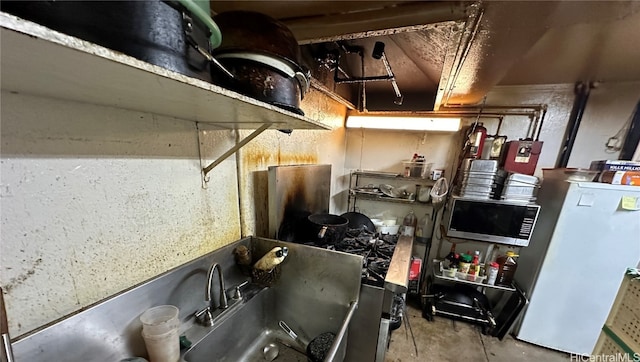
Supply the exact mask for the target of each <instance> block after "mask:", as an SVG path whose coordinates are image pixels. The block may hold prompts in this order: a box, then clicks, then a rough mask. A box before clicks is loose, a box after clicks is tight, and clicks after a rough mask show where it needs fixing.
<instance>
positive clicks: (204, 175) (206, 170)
mask: <svg viewBox="0 0 640 362" xmlns="http://www.w3.org/2000/svg"><path fill="white" fill-rule="evenodd" d="M272 124H273V123H265V124H263V125H262V126H260V128H258V129H256V130H255V131H253V132H252V133H251V134H250V135H248V136H247V137H245V138H243V139H242V140H241V141H240V142H238V143H237V144H236V145H234V146H233V147H231V148H230V149H229V150H228V151H227V152H225V153H223V154H222V155H221V156H220V157H218V158H217V159H216V160H215V161H213V162H211V163H210V164H209V166H207V167H203V168H202V179H203V181H204V183H205V184H206V183H207V182H209V178H208V177H207V174H208V173H209V171H211V170H213V169H214V167H216V166H218V165H219V164H220V163H221V162H222V161H224V160H226V159H227V158H228V157H229V156H231V155H232V154H234V153H235V152H236V151H238V150H239V149H241V148H242V147H243V146H244V145H246V144H247V143H249V142H250V141H251V140H252V139H254V138H256V137H258V136H259V135H260V134H261V133H262V132H264V131H265V130H266V129H268V128H269V127H271V125H272ZM201 157H202V156H201ZM201 159H202V158H201Z"/></svg>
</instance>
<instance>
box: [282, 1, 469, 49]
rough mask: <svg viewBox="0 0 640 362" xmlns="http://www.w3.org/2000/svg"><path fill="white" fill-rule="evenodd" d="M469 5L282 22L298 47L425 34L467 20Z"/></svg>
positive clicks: (414, 6) (415, 6)
mask: <svg viewBox="0 0 640 362" xmlns="http://www.w3.org/2000/svg"><path fill="white" fill-rule="evenodd" d="M468 4H470V3H468V2H460V1H445V2H433V1H430V2H413V3H408V4H401V5H398V6H393V7H389V8H385V9H376V10H368V11H360V12H352V13H351V12H350V13H342V14H333V15H331V14H327V15H322V16H311V17H300V18H295V19H283V22H284V23H285V24H286V25H287V27H289V29H290V30H291V31H292V32H293V34H294V35H295V37H296V39H297V40H298V43H299V44H312V43H324V42H328V41H337V40H347V39H356V38H365V37H372V36H383V35H390V34H397V33H400V32H408V31H416V30H423V29H426V28H428V27H432V26H433V24H436V23H442V22H447V21H456V20H461V19H466V17H467V14H466V8H467V5H468Z"/></svg>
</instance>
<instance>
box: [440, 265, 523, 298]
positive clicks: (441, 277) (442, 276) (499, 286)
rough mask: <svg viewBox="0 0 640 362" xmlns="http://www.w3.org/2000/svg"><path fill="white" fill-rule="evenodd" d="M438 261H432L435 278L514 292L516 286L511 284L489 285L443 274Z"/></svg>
mask: <svg viewBox="0 0 640 362" xmlns="http://www.w3.org/2000/svg"><path fill="white" fill-rule="evenodd" d="M440 265H441V264H440V263H434V265H433V276H434V277H435V278H436V279H440V280H446V281H450V282H454V283H460V284H468V285H473V286H476V287H482V288H491V289H500V290H506V291H509V292H515V291H516V288H515V287H513V286H509V287H505V286H501V285H489V284H485V283H480V282H472V281H470V280H466V279H459V278H455V277H449V276H446V275H444V273H443V272H441V271H440Z"/></svg>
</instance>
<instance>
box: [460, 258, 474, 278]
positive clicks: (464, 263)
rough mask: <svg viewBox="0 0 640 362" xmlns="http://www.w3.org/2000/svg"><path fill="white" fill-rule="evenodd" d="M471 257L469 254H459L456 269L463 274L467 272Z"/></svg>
mask: <svg viewBox="0 0 640 362" xmlns="http://www.w3.org/2000/svg"><path fill="white" fill-rule="evenodd" d="M472 259H473V258H472V257H471V255H469V254H460V261H459V262H458V271H459V272H461V273H465V274H467V273H469V269H470V267H471V260H472Z"/></svg>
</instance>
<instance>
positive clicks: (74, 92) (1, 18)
mask: <svg viewBox="0 0 640 362" xmlns="http://www.w3.org/2000/svg"><path fill="white" fill-rule="evenodd" d="M0 26H1V27H2V30H1V33H0V38H1V39H2V43H1V46H2V51H1V56H2V58H1V61H2V63H1V64H2V67H1V77H2V91H9V92H15V93H24V94H30V95H35V96H42V97H49V98H56V99H62V100H69V101H77V102H84V103H91V104H96V105H101V106H109V107H116V108H122V109H129V110H133V111H141V112H146V113H154V114H159V115H165V116H170V117H175V118H178V119H183V120H187V121H195V122H202V123H208V124H211V125H214V126H216V127H218V128H221V129H257V128H259V127H261V126H262V125H264V124H270V128H273V129H330V127H328V126H327V125H324V124H322V123H321V122H318V121H315V120H312V119H309V118H306V117H302V116H299V115H297V114H294V113H291V112H288V111H285V110H282V109H280V108H277V107H274V106H272V105H270V104H267V103H264V102H260V101H257V100H255V99H253V98H249V97H246V96H244V95H241V94H238V93H236V92H233V91H230V90H228V89H225V88H221V87H218V86H216V85H213V84H211V83H207V82H205V81H202V80H199V79H194V78H191V77H188V76H185V75H182V74H180V73H176V72H173V71H170V70H167V69H164V68H162V67H158V66H155V65H151V64H149V63H146V62H143V61H140V60H138V59H135V58H133V57H130V56H127V55H124V54H122V53H119V52H116V51H113V50H110V49H107V48H104V47H102V46H98V45H96V44H93V43H90V42H87V41H83V40H80V39H78V38H75V37H72V36H69V35H66V34H62V33H59V32H56V31H53V30H51V29H48V28H46V27H43V26H41V25H38V24H35V23H32V22H30V21H25V20H23V19H20V18H17V17H15V16H13V15H9V14H6V13H1V12H0Z"/></svg>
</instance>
